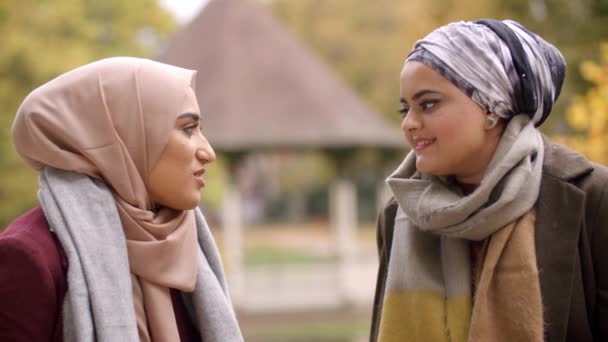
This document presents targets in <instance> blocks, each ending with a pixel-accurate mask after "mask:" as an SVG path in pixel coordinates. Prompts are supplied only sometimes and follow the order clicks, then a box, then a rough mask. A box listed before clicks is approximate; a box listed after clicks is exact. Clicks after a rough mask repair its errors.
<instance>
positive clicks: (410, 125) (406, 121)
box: [401, 113, 420, 134]
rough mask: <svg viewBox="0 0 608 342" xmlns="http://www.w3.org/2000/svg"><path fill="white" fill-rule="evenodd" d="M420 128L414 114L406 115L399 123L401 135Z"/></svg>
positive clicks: (418, 120)
mask: <svg viewBox="0 0 608 342" xmlns="http://www.w3.org/2000/svg"><path fill="white" fill-rule="evenodd" d="M419 128H420V119H419V118H417V117H416V115H415V114H414V113H408V114H407V115H406V116H405V117H404V118H403V121H402V122H401V129H402V130H403V133H406V134H407V132H411V131H414V130H416V129H419Z"/></svg>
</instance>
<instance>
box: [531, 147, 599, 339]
mask: <svg viewBox="0 0 608 342" xmlns="http://www.w3.org/2000/svg"><path fill="white" fill-rule="evenodd" d="M564 152H568V153H564ZM590 169H591V166H590V164H589V163H588V162H587V161H586V160H585V159H584V158H583V157H582V156H581V155H579V154H572V153H570V151H567V150H565V149H563V147H561V146H559V145H556V144H554V143H551V142H549V141H547V140H545V162H544V170H543V178H542V181H541V186H540V193H539V197H538V202H537V204H536V210H537V223H536V233H535V239H536V240H535V241H536V259H537V264H538V270H539V278H540V288H541V293H542V299H543V309H544V313H543V316H544V321H545V326H546V335H547V340H548V341H565V340H566V331H567V327H568V315H569V313H570V303H571V295H572V285H573V277H574V267H575V262H577V260H578V259H577V253H578V241H579V237H580V230H581V226H582V224H583V220H584V219H583V215H584V205H585V194H584V192H583V191H582V190H580V189H579V188H577V187H576V186H575V185H573V184H572V183H570V182H569V181H571V180H572V179H574V178H576V177H578V176H581V175H582V174H585V173H587V172H588V171H589V170H590Z"/></svg>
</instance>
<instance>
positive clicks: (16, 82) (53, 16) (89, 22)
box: [0, 0, 175, 230]
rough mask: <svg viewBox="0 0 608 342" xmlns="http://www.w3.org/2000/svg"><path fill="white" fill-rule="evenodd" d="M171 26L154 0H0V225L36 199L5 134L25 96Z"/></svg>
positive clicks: (142, 51) (152, 41) (142, 49)
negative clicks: (38, 87)
mask: <svg viewBox="0 0 608 342" xmlns="http://www.w3.org/2000/svg"><path fill="white" fill-rule="evenodd" d="M174 27H175V26H174V22H173V19H172V17H171V15H170V14H169V13H167V12H165V11H164V10H162V9H161V8H160V7H159V6H158V4H157V2H156V1H155V0H130V1H120V0H104V1H96V0H53V1H51V0H1V1H0V36H1V37H2V39H3V41H2V49H0V230H2V229H3V228H4V227H5V225H6V224H7V223H8V222H9V221H10V220H12V219H13V218H14V217H15V216H17V215H19V214H21V213H22V212H24V211H25V210H27V209H29V208H30V207H32V206H34V205H35V204H36V188H37V180H36V174H35V173H34V172H33V171H31V170H29V169H28V168H26V167H25V166H24V164H23V163H22V162H21V161H20V160H19V158H18V157H17V156H16V154H15V153H14V151H13V147H12V143H11V139H10V127H11V122H12V120H13V118H14V115H15V112H16V111H17V107H18V106H19V104H20V103H21V101H22V100H23V98H24V97H25V95H27V94H28V92H30V91H31V90H33V89H34V88H35V87H36V86H38V85H40V84H42V83H44V82H46V81H48V80H49V79H51V78H52V77H55V76H57V75H58V74H60V73H62V72H65V71H67V70H69V69H71V68H74V67H76V66H78V65H82V64H85V63H88V62H91V61H93V60H96V59H99V58H103V57H108V56H113V55H132V56H150V55H152V52H155V51H154V50H155V49H158V47H159V45H160V43H161V42H162V41H163V40H164V39H166V37H168V36H169V35H170V34H171V33H172V32H173V30H174Z"/></svg>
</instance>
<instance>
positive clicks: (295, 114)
mask: <svg viewBox="0 0 608 342" xmlns="http://www.w3.org/2000/svg"><path fill="white" fill-rule="evenodd" d="M158 60H159V61H161V62H165V63H170V64H174V65H177V66H181V67H185V68H189V69H196V70H198V75H197V81H196V82H197V97H198V99H199V104H200V107H201V111H202V113H203V131H204V133H205V135H206V136H207V138H208V139H209V141H210V142H211V144H212V145H213V146H214V148H216V149H217V150H219V151H248V150H252V149H259V148H273V147H289V148H300V147H301V148H308V147H312V148H348V147H360V146H370V147H383V148H403V146H404V141H403V138H402V135H401V133H400V130H399V129H398V127H397V126H396V125H394V124H390V123H388V122H387V121H386V120H385V119H384V118H383V117H381V116H380V115H378V114H377V113H376V112H374V111H373V110H372V109H370V108H369V107H368V106H367V105H365V103H363V101H362V100H360V99H359V97H358V96H357V95H356V94H354V93H353V91H352V90H350V89H349V88H348V87H347V85H346V84H345V83H344V82H342V81H341V80H339V79H338V78H337V77H336V76H335V75H334V73H333V72H332V71H331V70H330V69H329V68H328V67H327V66H326V65H324V64H323V63H322V62H320V61H319V60H318V59H317V58H316V57H315V56H313V55H312V54H311V53H310V51H308V50H307V49H305V48H304V47H303V46H301V45H300V44H299V43H298V42H297V41H296V40H295V39H294V37H292V36H291V35H290V34H289V33H287V32H286V30H285V29H284V28H283V27H281V26H280V25H279V24H278V23H277V22H276V21H275V20H274V18H273V17H272V16H271V15H269V14H268V13H266V12H265V11H264V10H263V9H262V8H260V7H259V6H258V5H256V4H253V3H251V2H250V1H248V0H211V1H210V2H209V3H208V4H207V6H206V7H205V8H204V9H203V10H202V11H201V13H200V14H199V15H198V17H196V18H195V19H194V20H193V21H192V22H190V24H188V25H187V26H186V27H185V28H184V29H183V30H182V31H181V32H179V33H178V34H177V35H176V37H175V38H174V39H173V41H172V42H170V44H169V45H168V47H167V49H166V50H165V51H164V53H162V54H161V55H160V56H159V57H158Z"/></svg>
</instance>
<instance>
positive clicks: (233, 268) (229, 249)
mask: <svg viewBox="0 0 608 342" xmlns="http://www.w3.org/2000/svg"><path fill="white" fill-rule="evenodd" d="M226 156H227V160H228V170H229V173H230V175H229V185H228V186H227V189H226V192H225V194H224V199H223V202H222V207H221V220H222V226H223V243H222V244H223V253H222V254H223V257H224V260H225V263H226V265H225V268H226V277H227V279H228V283H229V285H230V293H231V297H232V300H233V302H234V303H235V304H236V305H238V303H241V302H242V298H244V297H245V295H246V294H245V291H246V289H245V286H244V281H245V280H244V275H243V268H244V267H243V266H244V263H243V254H244V244H243V210H242V202H241V200H242V197H241V192H240V189H239V186H238V183H237V182H236V168H237V166H238V164H239V162H240V161H241V159H242V156H243V155H242V154H240V153H229V154H227V155H226Z"/></svg>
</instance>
